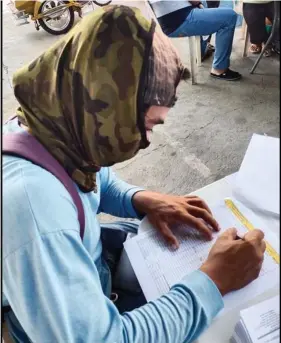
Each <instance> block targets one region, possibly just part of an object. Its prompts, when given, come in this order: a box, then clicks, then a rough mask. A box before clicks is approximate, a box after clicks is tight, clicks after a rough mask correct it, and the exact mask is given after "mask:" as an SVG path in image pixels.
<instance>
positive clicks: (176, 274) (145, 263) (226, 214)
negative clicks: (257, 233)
mask: <svg viewBox="0 0 281 343" xmlns="http://www.w3.org/2000/svg"><path fill="white" fill-rule="evenodd" d="M235 204H236V206H237V207H238V208H239V209H240V211H241V212H242V213H243V214H244V215H245V216H246V217H247V216H248V217H249V216H250V215H249V214H250V211H247V213H246V212H245V211H246V210H245V208H244V207H243V206H242V205H241V204H239V203H238V202H235ZM211 209H212V212H213V215H214V217H215V218H216V219H217V221H218V222H219V223H220V226H221V228H222V230H221V232H223V231H225V230H226V229H228V228H230V227H236V228H237V229H238V232H239V234H240V235H243V234H245V233H246V232H247V229H245V228H244V226H242V224H241V223H240V222H239V221H238V220H237V219H236V217H235V216H234V215H233V214H232V213H231V212H230V210H229V209H228V208H227V207H226V206H225V204H224V201H221V202H220V203H219V204H217V205H216V206H215V207H213V208H211ZM242 210H243V211H244V212H243V211H242ZM251 218H252V219H253V214H252V215H251ZM143 223H147V221H143ZM252 223H253V225H257V227H261V226H260V223H258V221H257V220H256V223H257V224H254V222H252ZM180 229H181V232H183V231H186V232H189V234H188V235H187V236H186V237H183V236H182V235H178V234H176V235H177V236H178V239H179V241H180V247H179V249H178V250H176V251H173V250H172V249H171V248H170V247H169V246H168V245H167V244H166V243H165V241H164V240H163V238H162V237H161V236H160V235H159V234H158V232H157V231H156V230H155V229H153V228H152V227H151V226H150V227H148V229H147V230H143V229H142V233H141V234H138V235H137V236H135V237H134V238H132V239H130V240H128V241H126V242H125V250H126V252H127V254H128V257H129V259H130V262H131V264H132V267H133V269H134V272H135V274H136V276H137V278H138V281H139V283H140V285H141V288H142V290H143V293H144V295H145V297H146V299H147V301H151V300H155V299H157V298H158V297H160V296H161V295H163V294H165V293H167V292H168V291H169V289H170V288H171V287H172V286H173V285H174V284H176V283H178V282H179V281H180V280H181V279H182V278H183V277H184V276H185V275H187V274H189V273H191V272H192V271H194V270H197V269H198V268H199V267H200V266H201V265H202V263H203V262H204V261H205V260H206V259H207V256H208V253H209V250H210V248H211V246H212V245H213V244H214V242H215V239H213V240H212V241H211V242H209V241H205V240H202V239H201V240H199V239H198V238H197V237H196V234H195V233H194V230H191V229H188V228H187V227H185V226H181V227H180ZM264 232H265V239H266V240H267V241H268V242H270V244H271V245H272V246H273V248H274V249H275V250H276V251H277V252H278V253H279V246H278V244H276V243H277V241H278V240H277V239H276V237H275V235H274V234H273V233H272V232H271V231H270V230H267V229H266V228H264ZM216 235H217V234H215V236H216ZM278 276H279V265H278V264H276V262H275V261H274V260H273V259H272V258H271V257H270V256H268V255H267V254H265V259H264V263H263V268H262V271H261V274H260V277H259V278H258V279H256V280H255V281H253V282H252V283H251V284H250V285H248V286H247V287H245V288H243V289H242V290H239V291H236V292H232V293H230V294H228V295H226V296H225V297H224V304H225V310H224V311H227V310H229V309H231V308H234V307H236V306H239V305H240V304H242V303H243V302H245V301H248V300H250V299H251V298H253V297H255V296H257V295H258V294H261V293H263V292H264V291H266V290H267V289H270V288H273V287H274V286H276V285H277V284H278V280H279V277H278Z"/></svg>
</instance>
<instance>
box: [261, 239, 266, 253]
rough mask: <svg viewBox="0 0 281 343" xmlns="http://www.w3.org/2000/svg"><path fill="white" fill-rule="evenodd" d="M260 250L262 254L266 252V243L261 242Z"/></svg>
mask: <svg viewBox="0 0 281 343" xmlns="http://www.w3.org/2000/svg"><path fill="white" fill-rule="evenodd" d="M261 250H262V253H263V254H264V252H265V250H266V243H265V241H264V240H262V241H261Z"/></svg>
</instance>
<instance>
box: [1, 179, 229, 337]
mask: <svg viewBox="0 0 281 343" xmlns="http://www.w3.org/2000/svg"><path fill="white" fill-rule="evenodd" d="M20 186H21V185H19V184H18V185H17V193H15V192H13V194H14V195H15V196H13V197H10V198H9V197H8V195H7V193H4V196H5V195H6V196H7V197H4V200H5V202H4V226H5V229H4V233H9V234H11V235H13V234H15V230H14V227H15V226H17V228H18V230H19V231H18V234H22V235H23V236H22V237H25V241H24V240H22V244H21V245H20V246H19V247H18V248H17V249H15V250H11V251H10V253H9V254H6V255H5V257H4V260H3V292H4V294H5V297H6V298H7V300H8V302H9V304H10V306H11V307H12V309H13V311H14V314H15V316H16V318H17V319H18V320H19V322H20V324H21V326H22V327H23V329H24V331H25V332H26V334H27V335H28V337H29V339H30V341H32V342H42V343H45V342H46V343H47V342H67V343H76V342H83V343H96V342H103V343H113V342H114V343H132V342H134V343H151V342H161V343H188V342H192V341H194V339H196V338H197V337H198V336H199V335H200V333H202V331H203V330H204V329H205V328H206V327H207V326H208V325H209V323H210V322H211V320H212V319H213V317H214V316H215V315H216V314H217V313H218V311H219V310H220V309H221V308H222V306H223V303H222V299H221V296H220V293H219V291H218V290H217V288H216V286H215V285H214V283H213V282H212V281H211V280H210V279H209V278H208V277H207V276H206V275H205V274H203V273H201V272H199V271H198V272H194V273H192V274H190V275H189V276H187V277H185V278H184V279H183V280H182V281H181V282H180V283H178V284H177V285H175V286H174V287H173V288H172V289H171V290H170V292H168V293H167V294H166V295H165V296H162V297H161V298H159V299H158V300H156V301H153V302H150V303H148V304H146V305H144V306H142V307H140V308H138V309H136V310H134V311H131V312H127V313H124V314H123V315H120V314H119V312H118V310H117V308H116V307H115V305H114V304H113V303H112V302H111V301H110V300H109V299H108V298H107V297H106V296H105V295H104V294H103V291H102V287H101V283H100V279H99V273H98V270H97V266H96V264H95V262H94V260H93V258H92V256H91V255H90V254H89V252H88V250H87V249H86V248H85V246H84V245H83V242H82V241H81V239H80V236H79V223H78V221H77V213H76V212H75V211H76V210H75V206H73V204H72V203H71V201H66V199H65V197H57V196H54V194H56V192H55V190H54V189H52V190H51V189H49V188H48V187H46V186H45V187H43V185H42V186H40V187H41V188H40V189H38V187H37V185H36V186H34V185H33V184H28V185H26V187H25V192H23V191H21V189H20V188H18V187H20ZM34 187H35V188H34ZM27 189H28V193H27ZM6 190H7V188H6ZM29 192H33V194H34V195H33V198H32V199H31V198H30V196H29V195H30V194H29ZM35 194H36V195H37V198H36V199H37V201H36V202H35V201H34V197H35ZM7 199H9V200H7ZM42 204H44V206H42ZM46 204H47V205H48V206H47V205H46ZM58 208H59V209H60V210H59V211H58V210H57V209H58ZM9 209H11V210H10V212H9ZM5 213H6V214H5ZM52 213H53V216H51V214H52ZM75 218H76V219H75ZM4 238H6V239H7V236H6V234H5V235H4Z"/></svg>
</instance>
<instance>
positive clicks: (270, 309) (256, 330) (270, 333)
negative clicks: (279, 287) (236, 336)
mask: <svg viewBox="0 0 281 343" xmlns="http://www.w3.org/2000/svg"><path fill="white" fill-rule="evenodd" d="M279 298H280V297H279V295H278V296H275V297H273V298H270V299H268V300H266V301H263V302H261V303H259V304H257V305H255V306H252V307H249V308H247V309H245V310H242V311H241V313H240V316H241V320H242V322H243V324H244V327H245V328H246V330H247V332H248V334H249V336H250V337H251V341H250V342H252V343H279V342H280V331H279V330H280V308H279Z"/></svg>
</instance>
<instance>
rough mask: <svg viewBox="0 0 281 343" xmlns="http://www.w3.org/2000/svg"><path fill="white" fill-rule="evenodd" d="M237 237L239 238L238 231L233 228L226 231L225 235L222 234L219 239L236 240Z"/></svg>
mask: <svg viewBox="0 0 281 343" xmlns="http://www.w3.org/2000/svg"><path fill="white" fill-rule="evenodd" d="M236 237H237V229H235V228H234V227H231V228H230V229H227V230H226V231H224V233H222V234H221V235H220V237H219V238H226V239H231V240H235V239H236Z"/></svg>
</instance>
